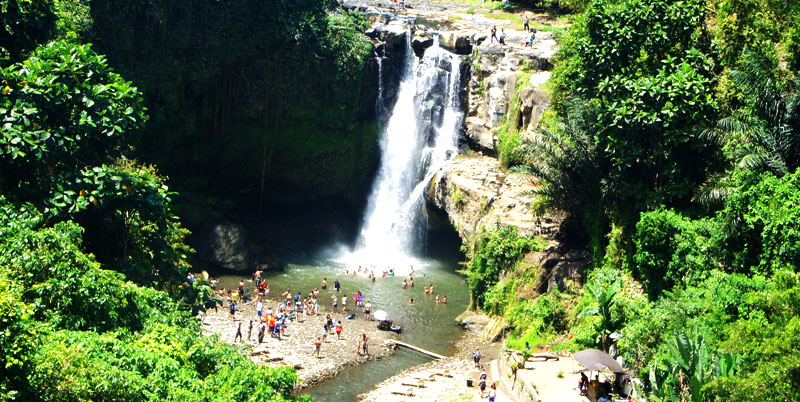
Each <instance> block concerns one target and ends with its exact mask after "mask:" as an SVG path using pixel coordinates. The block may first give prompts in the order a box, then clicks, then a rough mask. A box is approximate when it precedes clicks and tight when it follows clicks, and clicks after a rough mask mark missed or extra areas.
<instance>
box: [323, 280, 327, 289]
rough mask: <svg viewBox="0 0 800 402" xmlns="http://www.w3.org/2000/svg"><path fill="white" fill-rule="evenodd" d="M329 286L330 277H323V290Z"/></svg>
mask: <svg viewBox="0 0 800 402" xmlns="http://www.w3.org/2000/svg"><path fill="white" fill-rule="evenodd" d="M327 288H328V278H322V290H325V289H327Z"/></svg>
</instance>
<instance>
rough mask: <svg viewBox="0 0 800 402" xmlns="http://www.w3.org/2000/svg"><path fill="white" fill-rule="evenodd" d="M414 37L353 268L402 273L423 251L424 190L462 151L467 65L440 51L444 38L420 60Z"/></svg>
mask: <svg viewBox="0 0 800 402" xmlns="http://www.w3.org/2000/svg"><path fill="white" fill-rule="evenodd" d="M410 37H411V35H410V34H409V35H408V41H407V49H406V54H407V57H406V60H405V66H404V70H403V76H402V79H401V82H400V87H399V91H398V95H397V101H396V103H395V105H394V107H393V109H392V110H391V113H390V115H389V116H390V117H389V120H388V122H387V124H386V125H385V127H384V129H383V130H382V134H381V140H380V151H381V161H380V167H379V170H378V174H377V176H376V178H375V182H374V183H373V186H372V191H371V193H370V196H369V200H368V206H367V209H366V212H365V216H364V223H363V226H362V229H361V233H360V235H359V240H358V244H357V246H356V250H355V251H354V252H353V253H352V254H351V255H349V256H347V257H346V258H345V260H346V262H347V263H350V264H358V265H364V264H366V265H379V266H382V267H387V266H393V267H394V269H395V270H399V271H400V272H402V271H404V270H405V269H407V268H408V264H407V262H409V261H411V263H413V261H414V255H415V254H417V253H418V252H419V251H420V250H421V249H422V248H423V246H424V244H422V243H423V239H422V238H423V235H424V233H425V222H424V217H423V207H424V205H423V193H424V190H425V188H426V186H427V184H428V183H429V181H430V179H431V177H432V176H433V174H435V173H436V171H438V170H439V168H441V166H442V165H443V164H444V162H446V161H447V160H449V159H451V158H453V157H455V155H456V154H457V153H458V136H459V132H460V129H461V126H462V125H463V119H464V116H463V112H462V111H461V101H460V98H459V85H460V81H461V79H460V78H461V77H460V71H461V69H460V65H461V60H460V59H459V57H458V56H456V55H454V54H452V53H449V52H447V51H445V50H443V49H441V48H440V47H439V45H438V38H437V40H436V42H435V43H434V45H433V46H432V47H430V48H428V49H427V50H426V51H425V55H424V57H423V58H422V59H421V60H418V59H417V58H416V57H415V56H414V53H413V51H412V49H411V44H410ZM381 90H382V88H381Z"/></svg>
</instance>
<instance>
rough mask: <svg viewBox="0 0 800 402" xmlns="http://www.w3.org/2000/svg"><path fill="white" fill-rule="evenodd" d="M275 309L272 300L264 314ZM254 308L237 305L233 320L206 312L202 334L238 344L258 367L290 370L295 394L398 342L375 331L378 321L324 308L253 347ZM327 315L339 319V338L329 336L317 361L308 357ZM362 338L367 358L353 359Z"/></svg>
mask: <svg viewBox="0 0 800 402" xmlns="http://www.w3.org/2000/svg"><path fill="white" fill-rule="evenodd" d="M226 306H227V304H226ZM276 306H277V302H276V301H273V300H269V302H268V303H265V307H264V309H265V311H266V310H267V309H269V308H273V309H274V308H275V307H276ZM255 308H256V304H255V303H253V302H250V303H246V304H244V305H240V306H239V308H238V311H237V312H236V316H235V319H234V320H231V319H230V317H229V316H228V309H227V307H224V308H223V307H219V308H218V310H217V311H214V310H211V311H209V312H208V314H207V315H206V318H205V322H204V325H203V327H204V330H205V334H206V335H207V336H211V335H214V334H216V335H218V336H219V338H220V339H221V340H223V341H225V342H228V343H230V344H232V345H241V346H242V348H243V349H244V352H245V353H246V354H247V355H248V356H250V358H251V359H252V360H253V361H255V362H257V363H261V364H264V365H267V366H271V367H277V366H294V367H295V368H296V369H297V374H298V376H299V377H300V381H299V383H298V385H297V389H303V388H306V387H309V386H311V385H314V384H317V383H320V382H322V381H325V380H327V379H329V378H331V377H333V376H335V375H336V374H338V373H339V372H340V371H341V370H343V369H344V368H346V367H348V366H352V365H356V364H359V363H363V362H366V361H368V360H374V359H380V358H383V357H386V356H388V355H390V354H392V353H393V352H394V349H393V346H392V344H391V342H388V340H389V339H397V335H396V334H395V333H394V332H389V331H380V330H378V328H377V324H378V323H377V321H366V320H364V319H363V318H362V316H361V315H359V314H357V315H356V316H357V317H358V318H355V319H352V320H348V319H346V317H347V316H349V315H350V314H351V313H352V311H348V312H347V313H346V314H341V313H340V314H336V313H332V312H330V311H329V310H328V309H326V308H324V307H322V308H321V309H320V315H317V316H308V317H307V316H302V317H301V318H300V320H298V321H296V322H293V323H290V324H289V325H287V327H286V335H285V336H284V337H282V338H281V339H276V338H270V337H269V335H266V336H265V337H264V342H263V343H261V345H258V344H257V338H258V337H257V334H258V329H257V327H258V316H257V315H256V310H255ZM329 313H330V314H331V317H332V318H333V319H334V320H336V321H338V320H342V327H343V331H342V337H341V339H336V333H335V332H331V333H330V334H329V335H328V342H326V343H324V344H323V345H322V348H321V352H320V358H316V357H314V356H312V353H313V352H314V342H315V341H316V339H317V338H318V337H321V336H322V332H323V325H324V323H325V316H326V314H329ZM250 320H253V332H252V335H251V336H250V339H249V340H248V336H247V332H248V331H247V327H248V325H249V323H250ZM240 322H241V323H242V337H243V340H242V341H237V342H234V337H235V335H236V328H237V326H238V324H239V323H240ZM362 333H366V334H367V336H368V337H369V338H370V341H369V352H370V355H369V356H359V355H357V354H356V347H357V344H358V339H359V338H360V337H361V334H362Z"/></svg>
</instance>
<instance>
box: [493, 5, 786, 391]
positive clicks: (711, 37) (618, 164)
mask: <svg viewBox="0 0 800 402" xmlns="http://www.w3.org/2000/svg"><path fill="white" fill-rule="evenodd" d="M798 21H800V8H798V5H797V4H796V2H785V1H780V0H776V1H772V0H764V1H758V0H712V1H705V0H702V1H701V0H690V1H666V0H663V1H662V0H656V1H643V0H596V1H593V2H590V4H588V5H587V8H586V10H585V12H583V13H581V14H580V15H578V16H576V18H575V24H574V25H573V26H572V27H571V28H570V29H569V31H568V32H567V34H566V35H565V36H563V37H562V41H561V49H560V51H559V53H558V56H557V59H558V60H557V63H555V64H556V69H555V72H554V75H553V79H552V91H551V96H552V99H553V101H554V104H555V116H554V117H552V118H550V117H548V118H543V119H542V124H541V127H540V130H538V132H537V133H535V134H533V135H532V136H531V138H530V140H529V141H528V142H527V143H525V144H522V146H521V147H520V149H522V150H524V152H525V155H524V165H523V166H518V167H516V168H515V170H517V171H520V172H524V173H526V174H528V175H530V176H531V177H532V178H533V179H534V180H536V182H537V184H538V186H539V187H538V188H537V190H536V191H535V193H536V196H537V197H539V202H540V203H543V207H544V209H548V208H552V209H558V210H561V211H565V212H567V213H568V214H569V215H570V216H571V219H573V220H576V219H577V220H579V221H580V222H581V225H580V227H578V228H577V230H578V231H580V232H583V234H584V235H587V236H586V237H587V238H589V239H590V241H589V243H588V245H589V247H588V248H589V249H590V250H591V251H592V253H593V254H594V256H593V257H594V258H593V262H594V266H593V267H591V268H590V269H588V270H587V271H586V272H584V278H586V279H585V280H584V281H585V283H584V284H583V286H576V284H572V283H569V282H567V283H566V285H565V287H564V288H563V290H562V291H561V292H553V293H548V294H545V295H541V293H542V288H541V287H539V288H538V289H537V290H538V292H533V293H531V292H530V287H529V286H528V285H527V283H529V282H530V281H531V280H530V279H527V278H529V277H532V276H536V277H541V276H546V275H548V274H549V272H548V268H545V267H537V266H530V267H525V268H526V269H527V270H528V271H526V270H520V269H516V270H512V272H513V275H507V276H506V277H504V278H501V280H500V281H499V282H498V283H497V284H496V285H494V286H493V287H492V288H489V289H487V290H486V291H485V295H486V300H487V301H488V303H487V304H486V305H485V306H484V307H486V308H487V310H489V309H493V310H490V311H492V312H494V313H497V314H504V315H505V316H506V317H507V318H510V317H528V318H527V320H528V321H530V322H532V324H531V325H526V324H525V323H524V322H523V320H520V319H513V320H509V321H510V322H511V324H512V325H513V326H514V329H512V330H511V334H512V335H511V337H510V338H509V342H508V343H509V345H510V346H513V347H521V344H522V342H521V337H524V338H525V340H526V341H531V342H532V343H533V344H536V345H548V346H550V347H552V348H554V349H569V350H579V349H583V348H588V347H592V348H597V347H605V346H606V344H605V342H609V343H611V342H610V341H609V339H608V337H607V335H608V334H610V333H611V332H616V333H617V334H618V335H620V337H619V338H618V339H617V340H615V341H613V343H614V344H616V350H617V351H618V353H619V355H620V356H622V357H623V358H624V361H625V363H626V365H627V366H628V368H629V369H631V371H632V372H633V373H634V374H636V375H637V376H638V377H639V378H640V379H642V380H643V381H644V388H643V389H642V392H643V393H644V394H646V396H647V399H648V400H658V401H673V400H692V401H730V400H737V401H738V400H741V401H786V400H794V399H797V398H796V389H797V386H798V384H799V383H798V378H800V377H799V376H798V373H800V371H798V364H797V363H796V362H795V361H794V360H793V359H796V357H797V356H798V350H797V348H796V347H793V346H788V344H790V343H791V344H792V345H794V343H796V342H797V340H796V338H797V332H798V331H797V328H798V327H797V300H796V295H797V289H798V261H800V254H798V251H797V250H798V239H800V236H798V230H797V228H798V225H797V222H798V220H800V216H798V213H800V207H799V206H800V199H798V194H800V192H798V188H800V187H799V186H800V183H798V182H797V180H798V175H799V174H800V173H798V171H797V168H798V164H800V156H799V155H800V153H799V152H800V148H799V147H798V138H800V137H798V129H799V127H800V125H799V124H800V117H799V116H800V115H799V113H800V112H799V109H798V99H800V87H799V86H798V78H797V77H798V63H797V54H798V52H797V48H798V47H797V46H798V45H797V43H798V42H797V38H798V35H797V29H796V27H797V23H798ZM564 228H567V229H569V230H576V229H575V228H572V229H570V227H566V226H565V227H564ZM562 229H563V228H562ZM523 260H526V261H527V259H525V258H523ZM487 271H489V270H487ZM526 292H527V293H526ZM531 295H533V296H538V297H534V298H533V299H531V297H530V296H531ZM508 300H511V302H509V301H508ZM497 301H503V302H501V303H498V302H497ZM540 301H541V302H540ZM553 301H557V302H556V303H553ZM495 306H501V308H499V309H498V308H496V307H495ZM512 312H513V314H512ZM552 317H557V320H558V323H557V324H553V325H551V324H548V323H550V322H551V319H552ZM528 330H530V332H524V335H522V332H521V331H528Z"/></svg>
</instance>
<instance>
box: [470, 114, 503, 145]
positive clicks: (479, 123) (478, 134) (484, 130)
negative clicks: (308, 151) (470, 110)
mask: <svg viewBox="0 0 800 402" xmlns="http://www.w3.org/2000/svg"><path fill="white" fill-rule="evenodd" d="M466 126H467V141H468V143H469V145H470V148H472V149H474V150H475V151H480V152H482V153H483V154H484V155H495V154H496V153H497V149H496V148H495V138H494V134H492V132H491V131H490V130H489V128H488V127H486V122H485V121H484V120H483V119H481V118H480V117H474V116H470V117H467V119H466Z"/></svg>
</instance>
